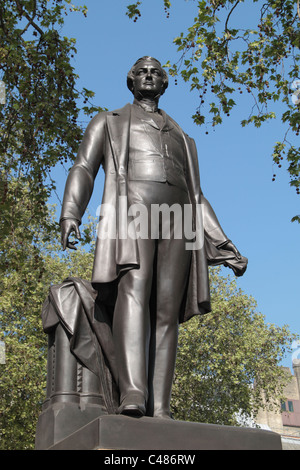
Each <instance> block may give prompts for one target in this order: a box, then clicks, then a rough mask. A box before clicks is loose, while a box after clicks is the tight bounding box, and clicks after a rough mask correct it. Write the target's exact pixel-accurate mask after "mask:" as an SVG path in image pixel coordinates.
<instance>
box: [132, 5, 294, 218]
mask: <svg viewBox="0 0 300 470" xmlns="http://www.w3.org/2000/svg"><path fill="white" fill-rule="evenodd" d="M194 3H195V15H194V21H192V22H191V25H190V27H189V28H188V30H187V31H186V32H185V33H183V32H181V33H180V34H179V35H178V36H177V37H176V38H175V39H174V41H173V42H174V44H175V46H176V47H177V51H178V53H179V55H180V58H179V60H178V61H177V62H176V63H175V64H171V63H170V61H168V62H167V64H166V66H167V67H168V68H169V73H170V75H172V76H174V77H177V76H179V75H180V76H181V77H182V79H183V80H184V81H185V82H189V83H190V89H191V90H194V91H195V92H196V93H197V95H198V96H199V105H198V107H197V109H196V110H195V114H194V115H193V118H194V121H195V123H196V124H198V125H207V124H211V125H212V126H213V127H215V126H217V125H218V124H221V123H222V122H223V118H224V116H229V115H230V113H231V111H232V110H233V109H234V107H235V106H236V105H238V104H240V105H241V107H242V109H243V112H244V113H245V114H244V115H245V118H244V119H242V121H241V125H242V126H246V125H248V124H253V125H254V126H256V127H260V126H261V125H262V124H263V123H265V122H266V121H270V120H272V119H275V118H276V112H277V110H278V112H279V113H280V114H281V120H282V122H283V123H284V124H285V126H286V133H285V135H284V136H282V140H281V141H278V142H276V143H275V145H274V151H273V154H272V159H273V162H274V165H275V166H278V167H279V168H281V166H282V163H283V162H282V160H283V159H284V157H285V158H286V161H287V164H288V172H289V175H290V185H291V186H292V187H294V188H295V189H296V192H297V194H299V193H300V148H299V147H298V146H297V145H296V144H293V136H294V140H295V142H296V139H295V136H298V135H299V131H300V100H299V99H298V98H297V97H298V96H299V90H297V89H296V91H295V89H294V88H297V83H298V84H299V83H300V82H299V79H300V72H299V58H300V55H299V47H300V30H299V26H300V6H299V0H298V2H297V0H284V1H282V0H266V1H263V0H200V1H197V2H196V1H195V2H194ZM141 4H142V1H140V2H137V3H136V4H134V5H130V7H128V12H127V14H128V16H129V17H131V18H132V17H134V18H135V20H137V19H138V16H140V15H141ZM164 7H165V10H166V11H168V14H169V12H170V11H171V2H166V1H164ZM172 8H174V9H175V8H176V6H174V7H172ZM175 83H176V82H175ZM295 84H296V85H295ZM243 92H246V94H249V96H250V97H251V100H250V101H249V100H246V101H245V99H242V97H241V94H243ZM292 98H293V99H292ZM280 102H281V105H279V103H280ZM245 103H246V105H245ZM244 110H246V111H244ZM275 178H276V174H275V173H274V175H273V180H275ZM292 220H293V221H294V220H297V221H298V222H300V216H295V217H293V219H292Z"/></svg>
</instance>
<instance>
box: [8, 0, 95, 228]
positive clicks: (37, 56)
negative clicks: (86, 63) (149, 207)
mask: <svg viewBox="0 0 300 470" xmlns="http://www.w3.org/2000/svg"><path fill="white" fill-rule="evenodd" d="M69 11H81V12H82V13H83V14H84V15H86V7H75V6H74V5H73V4H72V2H71V0H0V26H1V27H0V80H1V81H2V82H3V83H4V85H5V88H6V90H5V95H6V99H5V101H6V103H5V104H0V122H1V129H0V156H1V157H0V183H1V184H0V188H1V194H0V197H1V199H2V202H3V204H7V199H6V194H7V186H8V184H9V181H10V178H11V177H12V176H14V177H17V178H18V181H19V182H20V187H22V186H23V184H24V182H26V181H28V180H29V181H30V182H31V195H32V197H31V200H32V202H33V201H34V203H33V204H32V216H33V217H38V218H40V219H42V218H44V215H45V214H44V206H45V202H46V201H47V199H48V197H49V194H50V191H51V190H52V189H53V188H55V183H54V181H52V179H51V172H50V170H51V169H52V168H53V167H54V166H55V165H56V164H57V163H59V162H60V163H62V164H64V162H66V161H69V160H71V161H72V160H74V153H75V151H76V152H77V147H78V142H79V141H80V140H81V137H82V129H81V127H80V125H79V122H78V117H79V112H80V108H79V104H78V103H79V101H80V99H81V100H82V101H83V103H82V104H83V105H85V106H84V107H83V111H84V112H85V113H86V114H91V113H92V112H94V111H96V110H97V111H98V110H101V108H95V107H93V106H90V105H89V104H87V103H88V100H89V98H90V97H92V96H93V95H94V93H93V92H91V91H90V90H87V89H85V88H84V89H83V91H78V90H77V89H76V80H77V75H76V73H75V71H74V68H73V66H72V63H71V62H72V57H74V54H75V53H76V49H75V39H72V38H71V39H69V38H67V37H63V36H61V34H60V30H61V28H62V25H63V23H64V17H65V15H66V14H67V13H68V12H69ZM5 229H8V227H7V226H5Z"/></svg>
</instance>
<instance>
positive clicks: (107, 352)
mask: <svg viewBox="0 0 300 470" xmlns="http://www.w3.org/2000/svg"><path fill="white" fill-rule="evenodd" d="M97 295H98V292H97V291H96V290H95V289H94V288H93V287H92V284H91V283H90V282H89V281H86V280H83V279H80V278H76V277H69V278H67V279H65V280H64V281H63V282H62V283H61V284H59V285H53V286H51V287H50V289H49V295H48V297H47V299H46V300H45V302H44V305H43V309H42V323H43V329H44V332H45V333H47V334H49V333H51V331H53V329H54V328H55V327H56V326H57V324H58V323H61V324H62V325H63V327H64V328H65V330H66V331H67V333H68V336H69V339H70V350H71V352H72V353H73V354H74V356H76V358H77V359H78V360H79V361H80V362H81V363H82V364H83V365H84V366H85V367H87V368H88V369H89V370H91V371H92V372H93V373H95V374H96V375H97V376H98V377H99V379H100V381H101V385H102V387H103V392H104V400H105V403H106V407H107V411H108V412H109V413H115V411H116V407H117V406H118V403H117V395H118V392H117V386H116V383H117V369H116V364H115V354H114V347H113V340H112V331H111V322H110V318H109V315H108V313H107V312H106V310H105V307H104V306H103V305H102V304H100V303H99V301H97Z"/></svg>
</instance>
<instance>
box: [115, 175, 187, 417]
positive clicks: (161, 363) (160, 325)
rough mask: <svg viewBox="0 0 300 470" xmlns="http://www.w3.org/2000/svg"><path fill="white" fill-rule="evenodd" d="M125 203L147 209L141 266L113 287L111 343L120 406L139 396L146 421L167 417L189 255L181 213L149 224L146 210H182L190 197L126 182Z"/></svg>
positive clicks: (147, 184) (175, 190)
mask: <svg viewBox="0 0 300 470" xmlns="http://www.w3.org/2000/svg"><path fill="white" fill-rule="evenodd" d="M128 202H129V206H130V205H132V204H142V205H143V206H144V207H145V208H146V209H147V214H148V216H147V217H148V236H147V237H143V238H142V237H140V238H138V239H137V243H138V250H139V257H140V267H139V268H138V269H131V270H129V271H127V272H126V273H125V274H123V275H122V277H121V278H120V280H119V283H118V292H117V300H116V304H115V310H114V316H113V338H114V347H115V353H116V360H117V367H118V373H119V390H120V403H122V401H123V400H125V399H126V398H127V397H128V396H130V395H132V394H134V395H135V396H137V395H138V396H140V397H141V400H143V401H144V402H145V405H146V408H147V411H146V414H147V415H148V416H157V417H158V416H167V415H170V399H171V390H172V382H173V376H174V370H175V363H176V352H177V341H178V326H179V311H180V306H181V303H182V301H183V296H184V292H185V287H186V283H187V277H188V272H189V268H190V262H191V252H190V251H187V250H186V246H185V243H186V240H185V237H184V230H183V216H182V218H181V216H180V211H179V217H178V214H177V216H176V217H172V213H170V215H171V216H170V217H169V220H167V219H166V218H165V219H164V220H163V218H162V217H159V218H158V219H157V218H156V220H154V219H153V214H152V217H151V207H152V206H153V205H161V204H166V205H167V206H168V207H171V206H172V205H174V204H176V205H177V207H182V208H183V206H184V204H188V203H189V198H188V194H187V193H186V192H185V191H184V190H182V189H180V188H178V187H176V186H173V185H171V184H169V183H160V182H149V181H129V187H128ZM182 214H183V211H182ZM167 225H168V226H167ZM180 225H181V237H180V236H179V235H178V233H179V232H180ZM154 234H155V237H153V235H154Z"/></svg>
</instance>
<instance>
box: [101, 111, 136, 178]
mask: <svg viewBox="0 0 300 470" xmlns="http://www.w3.org/2000/svg"><path fill="white" fill-rule="evenodd" d="M130 116H131V105H130V104H127V105H126V106H124V108H121V109H119V110H116V111H114V112H113V113H112V114H108V115H107V131H108V136H109V140H110V144H111V149H112V154H113V158H114V162H115V166H116V170H117V173H118V175H119V176H123V177H124V176H125V175H126V173H127V170H126V169H127V160H128V145H129V126H130Z"/></svg>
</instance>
